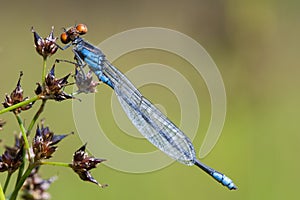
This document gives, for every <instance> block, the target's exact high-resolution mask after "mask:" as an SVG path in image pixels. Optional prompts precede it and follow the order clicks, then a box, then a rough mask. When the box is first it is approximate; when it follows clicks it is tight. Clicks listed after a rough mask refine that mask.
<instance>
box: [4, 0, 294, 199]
mask: <svg viewBox="0 0 300 200" xmlns="http://www.w3.org/2000/svg"><path fill="white" fill-rule="evenodd" d="M299 5H300V3H299V1H292V0H289V1H243V0H241V1H221V0H218V1H198V0H194V1H169V0H167V1H157V0H152V1H121V0H119V1H88V0H86V1H78V2H76V1H44V0H42V1H19V2H15V1H11V3H7V2H4V1H2V2H1V7H0V21H1V27H2V31H1V40H0V60H1V76H0V95H1V96H2V99H3V98H4V94H5V93H9V92H10V91H11V90H12V89H13V88H14V87H15V84H16V81H17V78H18V74H19V71H20V70H23V72H24V74H25V75H24V77H23V80H22V85H23V89H24V90H25V95H26V96H27V95H28V96H33V95H34V94H33V89H34V88H35V83H36V82H38V81H40V74H41V64H42V60H41V58H40V57H39V56H38V55H37V53H36V52H35V50H34V48H33V38H32V34H31V32H30V27H31V26H34V27H35V29H36V30H37V32H38V33H39V34H40V35H42V36H43V37H44V36H46V35H47V34H48V33H49V31H50V28H51V26H52V25H54V26H55V27H56V29H55V35H56V36H59V33H60V32H61V29H60V28H61V27H69V26H71V25H73V24H74V23H76V22H80V23H86V24H87V25H88V27H89V34H88V35H86V36H85V38H86V39H88V40H89V41H90V42H92V43H94V44H98V43H99V42H101V41H103V40H105V39H106V38H108V37H110V36H111V35H113V34H116V33H119V32H122V31H125V30H128V29H131V28H137V27H147V26H154V27H164V28H170V29H174V30H177V31H180V32H182V33H184V34H186V35H188V36H190V37H192V38H193V39H195V40H196V41H197V42H199V43H200V44H201V45H203V47H204V48H205V49H206V50H207V51H208V53H209V54H210V55H211V57H212V58H213V60H214V61H215V62H216V64H217V66H218V68H219V70H220V72H221V74H222V77H223V80H224V84H225V87H226V94H227V101H228V102H227V116H226V121H225V126H224V129H223V132H222V135H221V137H220V139H219V141H218V143H217V145H216V146H215V148H214V149H213V151H212V152H211V153H210V154H209V155H208V156H206V157H205V158H204V159H202V161H203V162H204V163H206V164H208V165H210V166H212V167H215V168H216V169H218V170H220V171H222V172H224V173H225V174H227V175H228V176H230V177H231V178H232V179H233V180H234V182H235V183H236V184H237V186H238V187H239V189H238V190H237V191H228V190H227V189H226V188H224V187H222V186H221V185H219V184H218V183H216V182H215V181H213V180H212V179H211V178H210V177H208V176H207V175H206V174H204V173H203V172H202V171H200V170H199V169H197V168H196V167H186V166H184V165H182V164H179V163H174V164H172V165H170V166H168V167H166V168H164V169H162V170H159V171H155V172H151V173H145V174H130V173H123V172H119V171H116V170H114V169H111V168H109V167H106V166H104V165H101V166H99V167H98V168H97V169H95V170H93V175H94V177H95V178H96V179H97V180H99V182H101V183H108V184H109V185H110V186H109V187H108V188H106V189H99V188H98V187H97V186H95V185H93V184H90V183H85V182H82V181H80V180H79V178H78V177H77V175H76V174H74V173H73V172H72V171H71V170H69V169H65V168H59V167H51V166H49V167H48V166H46V167H44V168H43V169H42V171H41V173H42V176H43V177H45V178H48V177H50V176H53V175H56V176H58V177H59V180H58V181H56V182H55V183H53V185H52V186H51V188H50V193H51V195H52V199H145V200H146V199H196V198H197V199H231V200H232V199H272V200H274V199H297V197H298V191H297V190H298V186H299V178H300V175H298V171H299V167H300V161H299V158H298V154H297V153H298V152H299V144H298V143H299V141H300V134H299V127H298V125H297V124H298V123H299V122H297V121H298V120H299V111H300V106H299V98H300V95H299V92H298V91H299V90H298V88H299V84H300V81H299V80H300V79H299V72H300V69H299V57H297V56H296V55H297V54H299V50H297V49H298V48H299V45H300V44H299V41H300V40H299V39H298V37H297V36H299V35H300V27H299V18H300V13H299ZM55 56H56V57H59V58H65V59H72V57H73V55H72V53H71V51H66V52H58V53H57V54H56V55H55ZM148 62H159V63H162V64H167V65H169V66H172V67H174V68H175V69H176V70H178V71H180V72H182V74H184V76H186V77H187V78H188V79H189V80H190V81H191V84H192V85H193V88H194V89H195V91H197V97H198V98H199V99H200V101H199V105H200V107H201V122H200V125H201V126H200V128H199V133H198V134H197V136H196V138H195V140H194V141H193V143H194V144H195V147H196V151H197V152H198V151H199V148H200V146H201V144H202V141H203V138H204V134H205V132H206V130H207V127H208V123H209V119H210V100H209V94H208V92H207V90H206V86H205V84H204V82H203V80H202V79H201V77H200V76H199V75H198V76H197V75H194V73H193V71H192V67H190V66H189V64H188V63H186V62H185V61H184V60H182V59H180V58H178V57H177V56H174V55H170V54H168V53H167V52H161V51H155V50H144V51H137V52H133V53H130V54H128V55H125V56H123V57H121V58H120V59H118V60H117V61H116V62H114V64H115V65H116V66H118V67H119V68H120V70H121V71H123V72H126V71H128V70H130V69H131V68H133V67H134V66H136V65H139V64H143V63H148ZM52 63H53V58H52V59H50V60H49V62H48V66H51V65H52ZM61 65H62V66H61V67H59V68H57V76H58V77H61V76H63V75H65V74H66V73H68V72H70V71H72V67H71V66H68V65H63V64H61ZM140 89H141V91H142V92H143V94H145V96H147V97H149V98H150V99H151V100H152V101H154V102H155V101H156V99H155V98H156V95H155V94H154V92H157V91H158V90H161V92H160V93H159V94H160V95H162V96H160V97H159V99H158V101H159V102H157V103H161V104H163V105H164V106H165V108H166V110H167V112H168V114H169V116H170V118H171V119H174V122H175V123H178V122H179V121H180V113H178V112H177V111H178V110H179V109H178V103H177V102H176V100H173V101H172V102H171V104H168V100H169V99H170V97H172V98H173V99H174V98H175V97H174V96H172V94H170V93H169V91H168V90H167V89H166V88H161V87H158V88H157V86H155V85H154V86H153V87H151V86H145V87H143V88H140ZM164 91H165V92H164ZM111 93H112V91H111V90H110V89H109V88H107V87H105V86H100V87H99V93H98V94H97V96H96V98H97V99H99V102H100V101H101V102H105V99H106V98H107V99H108V97H107V96H108V95H111ZM163 94H165V96H164V95H163ZM101 95H103V96H101ZM105 95H106V96H105ZM172 98H171V99H172ZM1 101H2V100H1ZM104 104H105V103H104ZM105 105H109V104H107V103H106V104H105ZM96 107H97V115H99V117H102V118H103V116H104V115H108V116H111V114H109V113H108V111H107V112H106V111H105V112H104V113H103V112H101V110H104V109H105V108H103V105H101V104H100V103H99V105H98V104H97V105H96ZM35 109H37V107H36V108H35ZM33 113H34V110H31V111H28V112H24V113H23V114H22V117H23V118H24V119H25V123H26V122H27V123H29V121H30V120H31V116H32V115H33ZM42 117H43V118H46V124H47V125H49V126H50V127H51V129H52V130H53V131H55V132H57V133H68V132H71V131H73V130H75V125H74V121H73V117H72V104H71V101H69V102H68V101H65V102H62V103H56V102H49V103H48V104H47V106H46V109H45V112H44V114H43V115H42ZM0 118H2V119H5V120H6V121H7V125H6V126H5V130H4V131H1V132H0V134H1V139H2V140H3V141H4V142H2V144H1V153H2V152H3V145H4V144H11V143H12V142H13V139H12V135H13V132H15V131H18V127H17V123H16V120H15V119H14V118H13V116H12V115H11V114H4V115H1V116H0ZM109 121H112V120H109ZM109 123H111V124H109ZM106 126H107V127H108V128H111V134H112V135H110V136H109V137H111V140H112V141H114V142H115V143H117V144H118V145H120V146H121V147H122V148H125V149H126V148H127V149H128V150H130V151H137V152H141V151H144V152H147V151H148V150H154V148H153V147H152V146H151V145H149V144H148V143H147V142H146V141H144V140H137V139H135V138H130V137H129V136H128V137H126V138H125V136H124V134H123V133H122V132H121V131H120V130H119V129H117V128H115V127H114V124H113V122H107V124H106ZM87 131H88V130H87ZM75 132H76V130H75ZM120 138H121V140H120ZM84 142H85V141H80V139H79V137H78V136H77V135H75V136H73V137H70V138H67V139H66V140H65V141H63V142H62V143H61V144H60V147H59V150H58V151H57V152H56V154H55V157H54V158H53V161H65V162H71V159H72V154H73V152H74V151H75V150H76V149H77V148H78V147H80V145H81V144H82V143H84ZM3 143H4V144H3ZM133 147H135V148H133ZM107 159H109V158H107ZM108 162H109V161H108ZM128 162H130V161H128ZM4 180H5V176H4V174H2V175H0V181H1V184H2V185H3V184H4Z"/></svg>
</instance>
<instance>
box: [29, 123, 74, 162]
mask: <svg viewBox="0 0 300 200" xmlns="http://www.w3.org/2000/svg"><path fill="white" fill-rule="evenodd" d="M68 135H69V134H64V135H55V134H54V133H53V132H52V131H50V129H49V127H48V126H46V127H44V123H43V122H42V124H41V128H40V127H39V126H38V127H37V129H36V134H35V136H34V138H33V141H32V150H33V153H34V159H35V161H39V160H42V159H49V158H51V157H52V154H53V153H54V152H55V151H56V149H57V146H56V145H57V144H58V143H59V142H60V141H61V140H62V139H64V138H65V137H67V136H68Z"/></svg>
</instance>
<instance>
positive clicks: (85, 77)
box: [75, 69, 100, 94]
mask: <svg viewBox="0 0 300 200" xmlns="http://www.w3.org/2000/svg"><path fill="white" fill-rule="evenodd" d="M75 81H76V82H75V83H76V85H77V87H78V90H77V92H76V93H86V94H88V93H95V92H97V89H96V87H97V86H98V85H99V84H100V82H96V81H93V75H92V72H91V71H89V72H88V73H87V74H84V72H83V71H81V70H77V69H76V71H75Z"/></svg>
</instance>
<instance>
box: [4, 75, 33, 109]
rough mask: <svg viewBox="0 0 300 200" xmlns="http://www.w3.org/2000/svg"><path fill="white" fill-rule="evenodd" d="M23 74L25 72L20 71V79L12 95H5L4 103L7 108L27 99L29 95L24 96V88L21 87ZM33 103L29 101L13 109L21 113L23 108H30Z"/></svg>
mask: <svg viewBox="0 0 300 200" xmlns="http://www.w3.org/2000/svg"><path fill="white" fill-rule="evenodd" d="M22 76H23V72H20V76H19V80H18V83H17V86H16V88H15V89H14V90H13V91H12V93H11V94H10V95H7V94H6V95H5V100H4V102H3V103H2V105H3V106H4V107H5V108H7V107H10V106H12V105H15V104H17V103H20V102H22V101H26V100H27V99H28V97H25V98H23V89H22V87H21V77H22ZM32 105H33V103H29V104H27V105H25V106H22V107H19V108H16V109H15V110H13V112H14V113H20V112H21V111H22V110H28V109H30V108H31V107H32Z"/></svg>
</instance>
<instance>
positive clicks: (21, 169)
mask: <svg viewBox="0 0 300 200" xmlns="http://www.w3.org/2000/svg"><path fill="white" fill-rule="evenodd" d="M22 148H24V147H22ZM25 156H26V151H24V150H23V155H22V160H23V162H22V164H21V165H20V167H19V171H18V177H17V181H16V186H17V184H18V182H19V181H20V179H21V177H22V174H23V172H24V167H25Z"/></svg>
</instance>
